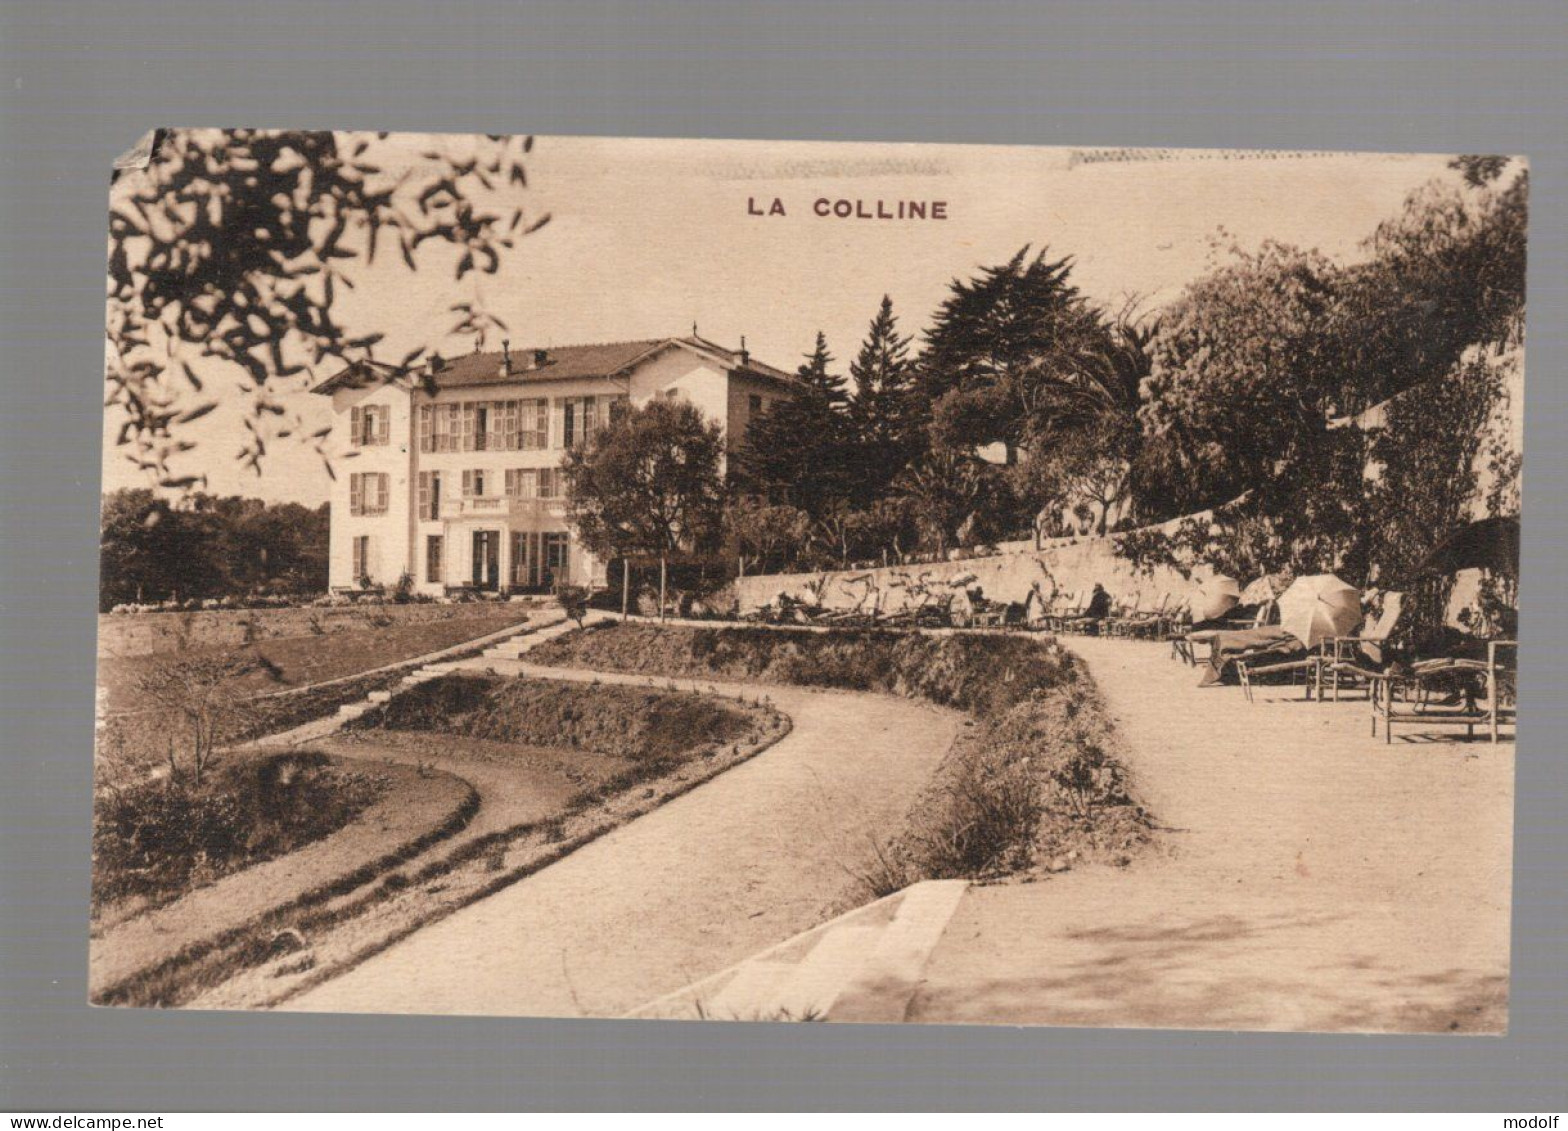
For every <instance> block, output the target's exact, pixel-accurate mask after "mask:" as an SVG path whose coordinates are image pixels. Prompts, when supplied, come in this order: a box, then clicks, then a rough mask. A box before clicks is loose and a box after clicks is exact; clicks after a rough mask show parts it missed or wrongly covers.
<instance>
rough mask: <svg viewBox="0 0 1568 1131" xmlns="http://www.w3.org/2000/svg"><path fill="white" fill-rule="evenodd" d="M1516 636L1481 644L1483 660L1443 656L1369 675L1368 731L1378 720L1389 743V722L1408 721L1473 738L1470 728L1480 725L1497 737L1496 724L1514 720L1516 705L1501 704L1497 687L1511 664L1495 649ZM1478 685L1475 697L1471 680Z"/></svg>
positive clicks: (1510, 645) (1374, 728)
mask: <svg viewBox="0 0 1568 1131" xmlns="http://www.w3.org/2000/svg"><path fill="white" fill-rule="evenodd" d="M1518 647H1519V642H1518V641H1517V640H1491V641H1487V643H1486V658H1485V659H1484V660H1482V659H1474V658H1471V657H1467V656H1448V657H1440V658H1437V659H1432V660H1425V661H1422V662H1420V663H1417V664H1415V665H1414V666H1413V667H1412V668H1411V669H1410V670H1408V671H1405V670H1400V669H1390V670H1389V671H1385V672H1377V673H1372V674H1371V677H1370V680H1369V682H1370V688H1371V699H1372V733H1373V735H1374V736H1375V735H1376V734H1377V726H1378V720H1379V719H1382V720H1383V740H1384V741H1385V742H1393V741H1394V724H1395V723H1399V724H1401V725H1404V724H1412V725H1415V726H1417V727H1421V728H1427V727H1436V726H1462V727H1464V728H1465V729H1466V731H1467V737H1468V738H1474V737H1475V728H1476V727H1478V726H1485V727H1486V728H1487V731H1488V734H1489V736H1490V738H1491V740H1492V742H1494V743H1495V742H1497V741H1498V737H1499V736H1498V731H1499V728H1500V727H1501V726H1502V725H1503V724H1504V723H1512V722H1514V720H1515V718H1516V715H1517V707H1516V706H1511V705H1505V704H1504V703H1503V701H1502V700H1503V688H1504V685H1505V683H1507V682H1509V680H1510V677H1511V676H1512V673H1513V671H1514V669H1515V667H1516V666H1517V659H1516V660H1515V663H1514V665H1512V666H1510V665H1505V664H1503V663H1502V662H1501V660H1500V658H1499V653H1500V652H1501V651H1503V650H1506V649H1513V650H1515V655H1516V656H1517V649H1518ZM1478 679H1479V681H1480V682H1481V684H1482V694H1483V695H1484V698H1485V705H1484V706H1483V705H1482V703H1481V696H1477V695H1476V693H1475V686H1474V685H1475V682H1476V681H1477V680H1478Z"/></svg>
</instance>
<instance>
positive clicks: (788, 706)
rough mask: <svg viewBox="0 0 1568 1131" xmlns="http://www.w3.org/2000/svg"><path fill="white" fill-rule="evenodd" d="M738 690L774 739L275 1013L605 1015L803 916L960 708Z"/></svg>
mask: <svg viewBox="0 0 1568 1131" xmlns="http://www.w3.org/2000/svg"><path fill="white" fill-rule="evenodd" d="M490 666H494V667H496V668H497V669H498V670H500V671H503V672H511V671H516V672H520V673H527V674H534V675H539V676H543V677H545V678H551V679H563V678H564V679H581V680H593V679H597V680H600V681H602V682H605V683H610V682H616V683H638V684H648V683H653V684H654V685H656V686H661V687H662V686H669V685H670V684H671V683H673V684H674V686H676V687H679V688H683V689H688V690H707V689H710V688H711V689H716V690H719V691H727V692H730V693H733V692H734V691H735V690H736V685H733V684H726V683H718V682H713V681H708V680H674V681H671V680H664V679H659V680H652V681H650V680H648V679H645V678H643V677H637V676H616V675H609V674H597V673H592V672H574V671H569V670H566V669H560V668H542V667H533V666H531V665H526V664H522V663H516V664H507V663H497V664H493V665H490ZM750 693H751V694H764V693H765V694H766V695H767V696H768V697H769V698H771V700H772V702H773V703H774V705H775V706H777V707H778V708H779V709H780V710H782V711H783V712H784V713H785V714H787V715H789V716H790V718H791V719H792V720H793V723H794V729H793V730H792V732H791V733H790V734H789V735H788V736H787V737H785V738H784V739H783V740H781V741H780V742H778V743H777V744H776V745H774V746H773V747H771V748H770V749H769V750H767V751H766V752H764V753H763V754H761V755H759V756H758V757H756V758H754V759H752V760H751V761H749V762H747V763H745V764H744V765H741V766H739V767H737V768H735V769H733V770H730V771H728V772H726V773H725V774H723V775H721V776H719V777H718V778H715V779H714V780H713V781H711V782H709V783H707V784H706V785H703V786H701V787H699V788H697V789H695V790H693V791H692V792H691V793H688V794H686V795H685V796H683V797H680V798H678V799H677V800H675V801H672V802H670V803H669V804H668V805H665V806H663V807H661V808H660V809H658V810H656V811H654V812H652V813H650V814H648V815H647V816H644V817H641V818H639V819H637V820H635V821H633V822H632V823H630V824H628V825H626V826H625V827H623V828H621V829H618V830H616V831H615V832H613V833H610V834H609V835H607V836H605V837H603V838H602V839H600V840H597V841H595V842H594V843H592V844H590V845H587V846H586V847H584V848H582V849H580V850H578V851H577V852H574V853H573V854H572V855H570V856H568V857H567V858H566V859H564V860H562V861H561V862H559V863H557V864H554V865H552V866H550V867H548V868H546V869H544V870H543V871H541V872H539V873H537V874H536V875H533V876H530V877H528V878H527V879H524V880H522V881H520V882H519V883H517V884H516V885H514V886H512V887H510V888H507V889H506V890H504V891H502V892H499V893H497V894H496V895H494V896H491V897H490V898H488V899H485V900H483V901H481V902H479V903H477V904H474V905H473V906H472V907H469V908H467V909H465V910H463V911H460V912H458V913H456V914H454V915H452V916H451V917H450V918H448V919H445V920H442V921H440V922H438V923H436V924H433V925H432V926H430V927H427V928H425V929H424V930H422V931H420V932H419V933H417V934H416V935H414V936H412V937H411V938H409V939H408V940H407V941H405V942H403V943H400V944H398V945H396V946H394V947H392V948H391V949H390V950H388V951H386V952H384V953H383V954H380V955H377V956H376V957H374V958H371V959H370V960H368V961H366V962H365V963H364V964H363V965H361V966H359V967H357V968H356V969H354V970H352V971H350V972H349V973H347V974H345V975H344V976H343V977H341V978H338V979H336V980H334V981H332V982H329V983H327V984H325V985H323V986H321V987H320V988H318V989H316V990H313V991H310V992H309V993H306V994H304V995H301V996H300V997H298V998H296V999H293V1000H292V1001H290V1002H288V1003H287V1004H286V1005H285V1006H284V1007H283V1008H286V1009H298V1010H315V1011H338V1012H416V1013H465V1014H498V1015H534V1016H540V1015H543V1016H613V1015H619V1014H621V1013H624V1012H625V1011H627V1010H629V1009H632V1008H635V1007H636V1006H638V1005H641V1004H643V1003H644V1002H646V1001H649V1000H651V999H653V998H655V997H658V996H660V995H661V994H664V993H668V992H670V991H673V990H676V989H679V988H680V987H681V986H683V985H686V984H688V983H690V982H692V981H695V980H697V979H699V978H701V977H704V976H706V975H708V974H711V973H714V972H715V971H718V970H721V969H723V968H725V967H726V966H729V965H731V964H733V963H735V962H737V961H739V960H740V959H742V958H744V957H745V956H747V955H748V954H751V953H752V952H754V951H757V950H760V949H762V948H763V947H765V946H768V945H770V944H772V943H776V942H778V941H780V940H782V939H785V938H787V937H789V936H790V935H792V934H795V933H797V932H799V931H802V930H805V929H807V928H809V927H811V926H814V925H815V924H816V923H817V922H819V921H820V920H821V919H822V918H823V916H824V914H825V912H826V910H827V905H828V904H829V903H830V901H831V900H832V898H833V897H834V896H835V895H836V894H837V893H840V892H842V891H843V890H844V889H845V888H846V886H848V885H849V884H850V883H852V882H853V874H854V873H855V872H856V870H858V869H860V868H863V867H865V866H866V865H867V864H868V863H869V860H870V857H871V854H872V842H873V838H876V837H882V838H885V837H886V836H887V835H888V834H890V833H892V832H893V831H895V830H896V829H897V828H898V827H899V826H900V823H901V821H902V818H903V817H904V814H905V813H906V812H907V810H908V807H909V805H910V804H911V803H912V802H913V800H914V798H915V795H916V794H917V793H918V792H919V790H920V788H921V787H922V786H923V785H925V783H926V782H927V781H928V780H929V778H930V776H931V773H932V772H933V771H934V770H935V768H936V765H937V763H938V762H939V761H940V760H941V758H942V756H943V755H944V754H945V753H946V752H947V750H948V748H949V747H950V746H951V744H952V742H953V740H954V738H955V737H956V735H957V732H958V728H959V726H960V725H961V724H962V716H960V715H959V714H957V713H956V712H952V711H946V710H940V709H937V708H934V707H931V706H929V705H926V704H923V703H918V702H913V701H909V700H903V699H895V698H892V697H888V696H881V695H865V694H854V693H847V692H834V691H814V690H805V689H801V688H793V687H779V686H769V687H766V688H753V689H751V691H750Z"/></svg>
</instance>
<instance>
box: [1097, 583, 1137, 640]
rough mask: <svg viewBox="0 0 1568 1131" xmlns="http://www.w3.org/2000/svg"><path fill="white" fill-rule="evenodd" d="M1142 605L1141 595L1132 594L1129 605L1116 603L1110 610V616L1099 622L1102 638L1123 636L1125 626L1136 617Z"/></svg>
mask: <svg viewBox="0 0 1568 1131" xmlns="http://www.w3.org/2000/svg"><path fill="white" fill-rule="evenodd" d="M1141 604H1143V594H1142V593H1134V594H1133V595H1132V601H1131V603H1129V602H1126V601H1118V602H1117V603H1116V605H1115V607H1113V608H1112V609H1111V615H1110V616H1108V617H1106V618H1105V619H1104V620H1103V621H1101V622H1100V634H1101V635H1102V636H1121V635H1123V634H1125V632H1126V630H1127V626H1128V625H1129V624H1131V623H1132V622H1133V621H1134V620H1136V619H1137V617H1138V607H1139V606H1140V605H1141Z"/></svg>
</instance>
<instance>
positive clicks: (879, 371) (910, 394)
mask: <svg viewBox="0 0 1568 1131" xmlns="http://www.w3.org/2000/svg"><path fill="white" fill-rule="evenodd" d="M909 342H910V339H909V338H907V337H904V336H902V335H900V334H899V332H898V319H897V318H896V317H895V316H894V314H893V300H892V299H891V298H890V297H889V296H887V295H883V296H882V305H881V307H880V308H879V309H878V310H877V314H876V317H875V318H873V319H872V320H871V326H870V328H869V329H868V330H867V331H866V339H865V341H864V342H863V343H861V346H860V353H859V354H858V355H857V356H856V357H855V360H854V361H852V362H850V364H849V375H850V379H851V381H852V382H853V383H854V397H853V399H852V400H851V401H850V404H849V425H850V444H851V450H850V452H849V455H848V460H847V462H848V464H849V466H850V468H851V470H852V472H853V479H852V494H853V497H854V501H855V503H856V504H857V505H858V506H861V507H868V506H870V505H871V504H872V503H873V502H875V501H876V500H877V499H879V498H881V497H883V496H884V495H886V493H887V490H888V485H889V484H890V483H892V481H893V479H894V478H895V477H897V475H898V473H899V472H901V471H902V470H903V469H904V468H905V467H906V466H908V464H909V463H910V461H911V460H913V459H914V458H915V457H916V456H918V455H919V454H920V452H921V451H922V450H923V448H924V441H925V436H924V429H923V427H922V422H921V418H920V412H919V405H918V404H917V402H916V395H917V390H916V389H915V387H914V380H915V367H914V365H913V364H912V363H911V361H910V359H909Z"/></svg>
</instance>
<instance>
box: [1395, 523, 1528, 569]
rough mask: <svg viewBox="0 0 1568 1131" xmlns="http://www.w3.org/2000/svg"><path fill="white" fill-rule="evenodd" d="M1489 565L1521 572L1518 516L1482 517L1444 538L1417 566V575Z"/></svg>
mask: <svg viewBox="0 0 1568 1131" xmlns="http://www.w3.org/2000/svg"><path fill="white" fill-rule="evenodd" d="M1462 569H1487V570H1491V571H1492V572H1493V573H1502V574H1507V575H1508V576H1509V577H1517V576H1518V575H1519V520H1518V519H1517V518H1483V519H1480V520H1479V521H1477V522H1472V523H1469V524H1468V525H1466V526H1462V527H1460V528H1459V529H1458V530H1456V531H1455V532H1454V533H1453V534H1450V535H1449V536H1448V537H1447V538H1444V539H1443V540H1442V541H1441V542H1439V543H1438V544H1437V546H1436V547H1435V548H1434V549H1433V550H1432V552H1431V553H1430V554H1428V555H1427V556H1426V557H1425V558H1423V559H1422V561H1421V564H1420V565H1419V566H1417V567H1416V573H1417V575H1418V576H1424V575H1427V574H1446V573H1458V572H1459V571H1460V570H1462Z"/></svg>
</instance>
